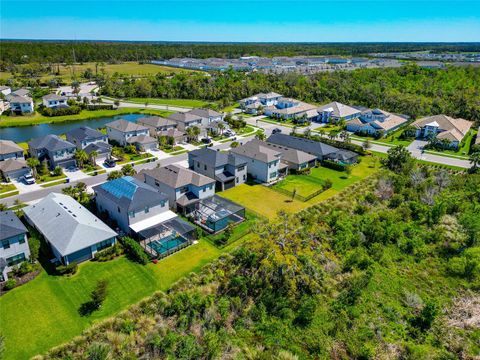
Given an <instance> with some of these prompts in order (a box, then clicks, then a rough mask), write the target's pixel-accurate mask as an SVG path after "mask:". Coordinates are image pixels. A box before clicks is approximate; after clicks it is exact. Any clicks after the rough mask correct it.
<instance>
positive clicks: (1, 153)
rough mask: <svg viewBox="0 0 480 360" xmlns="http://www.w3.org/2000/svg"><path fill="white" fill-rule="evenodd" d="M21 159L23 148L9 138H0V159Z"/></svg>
mask: <svg viewBox="0 0 480 360" xmlns="http://www.w3.org/2000/svg"><path fill="white" fill-rule="evenodd" d="M12 158H13V159H19V158H21V159H23V158H24V157H23V149H22V148H21V147H20V146H18V145H17V144H16V143H14V142H13V141H11V140H0V161H2V160H7V159H12Z"/></svg>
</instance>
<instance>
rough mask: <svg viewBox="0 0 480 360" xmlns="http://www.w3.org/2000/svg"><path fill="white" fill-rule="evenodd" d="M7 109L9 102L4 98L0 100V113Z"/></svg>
mask: <svg viewBox="0 0 480 360" xmlns="http://www.w3.org/2000/svg"><path fill="white" fill-rule="evenodd" d="M8 109H10V103H9V102H8V101H5V100H0V115H1V114H3V112H4V111H6V110H8Z"/></svg>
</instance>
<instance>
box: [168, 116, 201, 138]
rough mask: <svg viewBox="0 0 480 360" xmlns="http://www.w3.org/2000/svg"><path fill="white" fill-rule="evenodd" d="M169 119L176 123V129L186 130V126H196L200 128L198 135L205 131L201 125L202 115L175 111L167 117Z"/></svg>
mask: <svg viewBox="0 0 480 360" xmlns="http://www.w3.org/2000/svg"><path fill="white" fill-rule="evenodd" d="M168 119H169V120H172V121H175V122H176V123H177V129H178V130H180V131H183V132H186V131H187V129H188V128H190V127H193V126H196V127H198V128H199V129H200V135H201V136H203V135H205V133H206V129H205V128H204V127H203V126H202V125H203V123H202V117H201V116H198V115H195V114H191V113H190V112H177V113H174V114H172V115H170V116H169V117H168Z"/></svg>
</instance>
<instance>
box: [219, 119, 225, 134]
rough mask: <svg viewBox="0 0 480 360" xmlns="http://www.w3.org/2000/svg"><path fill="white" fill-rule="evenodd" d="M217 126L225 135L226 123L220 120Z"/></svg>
mask: <svg viewBox="0 0 480 360" xmlns="http://www.w3.org/2000/svg"><path fill="white" fill-rule="evenodd" d="M217 127H218V130H220V135H223V130H225V124H224V123H223V122H219V123H218V125H217Z"/></svg>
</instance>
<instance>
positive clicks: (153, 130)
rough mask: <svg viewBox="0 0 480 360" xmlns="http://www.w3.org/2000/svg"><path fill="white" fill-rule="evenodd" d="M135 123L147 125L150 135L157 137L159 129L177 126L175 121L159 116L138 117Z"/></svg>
mask: <svg viewBox="0 0 480 360" xmlns="http://www.w3.org/2000/svg"><path fill="white" fill-rule="evenodd" d="M137 124H138V125H142V126H145V127H147V128H148V130H149V132H150V136H152V137H157V136H158V133H159V132H160V131H166V130H169V129H176V128H177V122H175V121H173V120H170V119H166V118H162V117H160V116H149V117H144V118H140V119H138V120H137Z"/></svg>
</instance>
